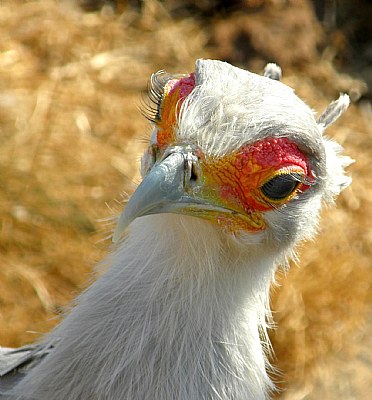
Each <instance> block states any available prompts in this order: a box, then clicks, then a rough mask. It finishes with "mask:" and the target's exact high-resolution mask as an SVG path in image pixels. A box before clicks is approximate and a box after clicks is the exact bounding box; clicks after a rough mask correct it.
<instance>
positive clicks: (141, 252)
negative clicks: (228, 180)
mask: <svg viewBox="0 0 372 400" xmlns="http://www.w3.org/2000/svg"><path fill="white" fill-rule="evenodd" d="M130 230H131V232H130V234H129V236H128V238H127V239H126V240H125V241H124V242H123V243H122V244H121V245H119V247H118V249H117V251H116V252H115V253H114V254H113V255H112V256H111V259H110V260H109V262H110V263H111V264H112V265H111V267H110V270H109V271H108V272H107V273H106V274H105V275H104V276H102V277H101V278H100V279H98V281H97V282H96V283H94V284H93V285H92V286H91V287H90V288H89V289H88V290H87V291H86V292H85V293H83V294H82V295H81V296H80V298H79V299H78V300H77V306H76V307H75V308H74V309H73V310H72V311H71V313H70V314H69V315H68V316H67V318H66V319H65V320H64V321H63V322H62V323H61V324H60V326H59V327H58V328H57V329H56V330H55V331H54V332H53V333H52V334H51V335H50V336H49V337H48V340H50V341H52V342H56V339H58V340H59V341H58V343H57V345H56V349H55V350H54V352H53V354H52V355H51V356H50V357H48V358H47V359H46V360H45V361H44V362H43V363H41V364H40V365H39V366H38V367H37V368H35V369H34V370H33V371H32V372H31V373H30V374H29V376H28V377H27V378H26V379H25V380H24V382H23V384H21V385H20V387H19V388H18V393H22V392H23V393H27V395H28V396H29V397H26V398H37V399H38V400H44V399H48V400H50V399H51V398H53V399H55V400H59V399H61V400H62V399H67V398H68V399H69V400H78V399H79V400H84V399H90V400H91V399H100V400H103V399H105V400H118V399H123V400H124V399H127V400H150V399H151V400H154V399H156V400H175V399H177V400H196V399H206V400H207V399H208V400H212V399H213V400H214V399H223V400H230V399H231V400H232V399H234V400H248V399H255V400H259V399H266V398H267V396H268V393H269V391H270V389H271V388H272V384H271V382H270V379H269V378H268V376H267V373H266V367H267V366H266V358H265V354H264V350H263V348H262V346H261V340H262V339H264V340H265V341H267V338H266V329H265V315H266V314H267V313H268V308H267V306H268V293H269V285H270V281H271V278H272V275H273V273H274V269H275V257H274V255H273V254H272V253H270V252H269V251H267V252H264V253H265V255H264V256H262V245H261V249H260V252H259V251H258V250H256V247H255V246H257V245H251V246H244V247H243V246H242V245H241V244H240V243H238V242H237V241H236V240H234V239H233V238H232V237H231V236H230V235H226V234H224V233H222V232H221V231H220V230H219V229H216V227H215V226H214V225H213V224H210V223H208V222H205V221H203V220H200V219H196V218H191V217H183V216H177V215H156V216H148V217H144V218H140V219H138V220H136V221H134V222H133V224H132V225H131V228H130ZM190 232H193V236H190ZM258 254H260V257H259V256H258ZM259 331H260V333H261V338H260V334H259ZM267 343H268V342H266V344H267Z"/></svg>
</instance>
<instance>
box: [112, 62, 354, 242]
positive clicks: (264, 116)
mask: <svg viewBox="0 0 372 400" xmlns="http://www.w3.org/2000/svg"><path fill="white" fill-rule="evenodd" d="M280 75H281V71H280V68H279V67H277V66H276V65H274V64H269V65H268V66H267V68H266V69H265V73H264V76H259V75H256V74H253V73H250V72H248V71H245V70H242V69H239V68H236V67H233V66H231V65H230V64H227V63H224V62H221V61H212V60H198V61H197V62H196V66H195V72H194V73H191V74H189V75H177V76H172V75H169V74H167V73H165V72H164V71H160V72H158V73H156V74H153V75H152V77H151V81H150V83H149V98H150V100H151V102H152V103H153V106H151V107H149V110H148V114H147V116H148V118H149V119H150V120H151V121H152V122H153V124H154V130H153V133H152V136H151V140H150V143H149V147H148V149H147V150H146V152H145V154H144V156H143V158H142V175H143V181H142V183H141V184H140V185H139V187H138V188H137V190H136V191H135V193H134V194H133V196H132V197H131V199H130V200H129V202H128V204H127V205H126V207H125V210H124V212H123V213H122V214H121V216H120V218H119V221H118V224H117V228H116V231H115V233H114V241H117V240H118V239H119V238H120V237H121V235H122V233H123V231H124V230H125V229H126V228H127V227H128V226H129V225H130V224H131V222H132V221H133V220H134V219H136V218H139V217H142V216H145V215H149V214H160V213H178V214H183V215H187V216H192V217H198V218H201V219H204V220H207V222H208V223H210V224H215V226H216V229H220V230H222V231H223V232H225V233H226V234H227V235H232V236H233V237H234V238H240V239H241V240H243V242H244V241H247V240H248V241H252V240H253V241H254V242H257V240H258V241H266V242H267V241H269V242H270V243H276V244H277V245H278V246H279V245H285V244H292V243H293V242H294V241H295V242H297V241H298V240H300V239H304V238H306V237H309V236H311V235H312V234H313V233H314V230H315V227H316V225H317V217H318V213H319V209H320V205H321V202H322V200H325V201H327V202H330V201H332V200H333V198H334V197H335V195H337V194H338V193H339V192H340V191H341V190H342V189H343V188H344V187H346V186H347V185H348V184H349V182H350V179H349V178H348V177H346V176H345V175H344V171H343V169H344V167H345V166H346V165H348V164H349V163H350V160H349V159H348V158H347V157H342V156H340V155H339V153H340V151H341V150H342V149H341V147H340V146H338V145H337V144H336V143H334V142H333V141H331V140H329V139H327V138H326V137H324V136H323V131H324V130H325V128H327V126H329V125H330V124H331V123H333V122H334V121H335V120H336V119H337V118H338V117H339V116H340V115H341V113H342V112H343V111H344V110H345V109H346V108H347V106H348V104H349V99H348V96H346V95H341V96H340V98H339V99H338V100H336V101H335V102H333V103H331V104H330V105H329V106H328V108H327V109H326V110H325V111H324V112H323V114H321V115H320V117H319V118H318V119H316V118H315V116H314V113H313V112H312V110H311V109H310V108H309V107H308V106H307V105H306V104H305V103H304V102H303V101H301V100H300V99H299V98H298V97H297V96H296V95H295V94H294V92H293V90H292V89H290V88H289V87H288V86H286V85H284V84H282V83H281V82H279V81H278V78H279V77H280Z"/></svg>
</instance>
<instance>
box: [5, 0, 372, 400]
mask: <svg viewBox="0 0 372 400" xmlns="http://www.w3.org/2000/svg"><path fill="white" fill-rule="evenodd" d="M210 34H211V32H210V31H209V30H206V29H204V28H203V26H202V24H201V23H197V22H196V21H195V20H193V19H187V18H186V19H185V18H184V19H181V20H179V21H174V20H173V19H172V18H171V17H170V16H169V14H168V13H167V11H166V10H165V9H164V8H163V7H162V6H161V5H159V3H157V2H155V1H147V2H145V6H144V9H143V10H142V13H141V14H140V15H139V14H138V13H136V12H134V11H131V10H130V9H129V8H127V9H124V10H123V13H122V14H120V15H118V14H116V15H115V14H112V13H111V12H110V10H109V9H104V10H103V12H101V13H96V14H87V13H83V12H82V11H80V10H79V9H78V8H75V7H74V6H73V4H71V3H66V2H58V1H51V0H43V1H27V2H26V1H12V0H5V1H2V2H1V3H0V35H1V38H2V40H1V42H0V143H1V146H0V343H1V345H4V346H19V345H22V344H25V343H28V342H32V341H34V340H35V339H37V337H38V336H39V335H40V334H41V333H43V332H46V331H48V330H49V329H51V328H52V327H53V326H54V325H55V324H56V323H57V322H58V314H59V312H60V310H61V309H63V308H64V307H65V305H66V304H67V303H68V302H69V301H70V300H71V298H72V297H73V296H75V295H76V293H77V292H78V291H79V290H81V289H82V288H83V287H84V286H85V285H86V284H87V282H88V281H89V279H90V271H91V269H92V265H94V264H95V263H96V262H97V261H98V260H100V259H101V258H102V257H103V256H104V254H105V253H106V251H108V249H109V242H108V241H105V240H104V239H105V238H106V237H107V235H108V232H109V230H110V228H111V227H110V224H108V225H107V223H104V222H100V221H99V219H100V218H107V217H109V216H111V215H112V211H111V210H110V208H114V209H117V208H118V202H117V201H115V200H114V199H117V200H119V201H120V194H121V192H122V191H128V192H130V191H131V190H132V188H133V185H132V182H133V181H134V182H136V181H138V166H137V161H138V159H139V155H140V153H141V151H142V149H143V148H144V145H145V144H144V139H145V138H146V137H147V135H148V133H149V128H148V125H147V123H146V121H145V120H144V118H143V117H142V116H141V115H140V113H139V111H138V105H139V104H140V95H139V93H140V91H142V90H144V89H145V88H146V83H147V79H148V77H149V75H150V74H151V73H152V72H153V71H156V70H159V69H163V68H164V69H167V70H169V71H176V72H179V71H180V72H182V71H191V70H192V69H193V62H194V60H195V59H196V58H199V57H204V58H205V57H208V56H216V55H218V48H214V50H213V52H212V50H210V49H209V50H208V47H207V46H206V45H207V42H208V40H209V35H210ZM287 72H288V73H287V76H286V80H285V81H286V82H287V83H289V84H290V85H291V86H293V87H295V88H296V89H297V92H298V93H299V94H300V95H301V96H302V97H303V98H305V99H307V100H308V102H309V103H310V104H311V105H312V106H313V107H314V108H316V109H318V110H321V109H322V108H323V107H325V105H326V104H327V102H328V101H329V100H330V98H329V96H330V94H333V92H337V91H338V90H348V89H350V88H352V87H357V88H359V87H362V86H363V85H361V84H360V83H358V82H356V81H355V80H352V79H350V78H349V77H348V76H344V75H340V74H337V73H336V71H335V70H334V68H333V66H332V63H331V62H330V61H329V60H328V61H327V59H324V58H322V59H320V58H319V60H318V63H317V64H313V65H308V67H307V68H302V69H301V68H296V67H293V66H288V68H287ZM319 76H320V77H321V78H319ZM358 85H359V86H358ZM360 85H361V86H360ZM358 90H359V89H358ZM371 126H372V116H371V108H370V106H369V105H368V104H362V105H359V106H352V108H351V110H350V111H349V112H348V113H347V114H346V116H345V117H343V118H342V120H341V121H340V122H339V123H338V124H337V125H336V126H335V127H334V128H332V130H331V131H330V134H331V135H333V136H335V137H336V138H337V140H338V141H339V142H341V143H342V144H343V145H344V147H345V148H346V151H347V153H348V154H350V155H351V156H352V157H353V158H355V159H356V160H357V162H356V163H355V165H354V166H353V167H352V168H350V170H351V172H352V175H353V179H354V182H353V185H352V187H351V188H349V189H348V190H347V191H346V192H345V193H344V194H343V195H342V196H341V198H340V199H339V201H338V207H337V208H336V209H332V210H327V211H326V212H325V213H324V216H323V220H322V221H323V222H322V225H321V234H320V236H319V237H318V238H317V239H316V241H315V242H314V243H309V244H307V245H306V246H304V249H303V251H302V257H301V268H298V267H296V266H293V267H292V269H291V271H290V272H289V273H288V276H287V277H285V279H284V278H283V277H282V276H279V277H278V281H279V282H280V285H281V287H280V288H275V289H274V290H273V294H274V296H273V297H274V301H273V306H274V309H275V310H276V321H277V322H278V325H279V329H278V330H277V331H276V332H275V333H273V335H272V337H273V342H274V348H275V351H276V355H277V361H276V362H275V363H276V364H277V365H279V367H280V368H281V369H282V371H283V374H284V376H283V377H279V378H278V380H279V381H281V380H282V381H284V382H286V383H284V384H282V385H281V386H283V387H285V388H287V389H288V390H287V391H286V392H284V393H283V394H282V395H281V396H280V397H281V398H283V399H292V398H293V399H301V398H306V399H318V398H324V399H333V398H337V397H341V398H347V399H354V398H355V399H364V398H365V399H367V393H368V391H369V392H370V389H371V382H370V380H369V381H368V377H369V376H370V372H371V368H372V358H371V353H370V352H371V348H372V343H371V342H370V340H371V339H370V337H371V334H370V333H371V332H370V329H371V315H370V310H369V307H370V304H371V288H370V285H371V278H370V264H371V262H370V260H371V255H372V254H371V253H372V229H371V227H370V221H371V216H372V215H371V214H372V205H371V201H370V199H371V194H372V192H371V189H370V188H371V187H372V178H371V174H370V173H369V163H370V158H371V154H372V153H371V150H372V149H371V147H372V141H371V135H372V130H371ZM107 205H109V207H108V206H107ZM56 316H57V317H56ZM345 394H346V395H345ZM343 395H344V396H343Z"/></svg>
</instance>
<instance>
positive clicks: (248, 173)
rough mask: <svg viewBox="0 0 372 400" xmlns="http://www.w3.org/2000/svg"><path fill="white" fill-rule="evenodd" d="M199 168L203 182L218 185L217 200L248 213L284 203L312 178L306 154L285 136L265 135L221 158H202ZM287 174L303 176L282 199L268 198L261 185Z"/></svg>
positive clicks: (301, 189) (265, 209)
mask: <svg viewBox="0 0 372 400" xmlns="http://www.w3.org/2000/svg"><path fill="white" fill-rule="evenodd" d="M203 170H204V176H205V179H206V183H207V184H209V185H211V186H213V187H215V188H218V189H217V190H218V192H219V197H220V198H221V200H222V201H223V202H224V203H226V204H227V205H229V207H231V206H232V205H233V206H234V207H237V211H239V209H240V210H241V211H243V210H244V212H245V213H246V214H248V215H249V214H255V213H257V212H262V211H268V210H271V209H273V207H274V206H275V205H281V204H284V203H286V202H288V201H289V200H290V199H291V198H292V197H293V196H294V195H295V193H297V192H299V191H300V192H304V191H305V190H307V189H308V188H309V185H308V184H305V183H304V182H308V181H312V180H313V176H312V174H311V171H310V168H309V165H308V162H307V158H306V156H305V155H304V154H303V153H302V152H301V151H300V150H299V149H298V147H297V146H296V144H294V143H293V142H291V141H290V140H288V139H287V138H278V139H275V138H267V139H264V140H261V141H260V142H257V143H255V144H252V145H246V146H243V147H242V148H241V149H239V150H238V151H237V152H235V153H233V154H230V155H228V156H225V157H223V158H219V159H210V160H207V159H206V160H204V161H203ZM290 173H293V174H297V175H298V176H301V177H303V179H302V182H299V183H298V186H297V187H296V190H294V191H293V193H291V195H289V196H287V197H285V198H284V199H280V200H278V201H270V200H268V199H267V198H266V197H265V195H264V194H263V192H262V190H261V187H262V185H263V184H265V183H266V182H268V181H269V180H270V179H272V178H273V177H275V176H277V175H280V174H290Z"/></svg>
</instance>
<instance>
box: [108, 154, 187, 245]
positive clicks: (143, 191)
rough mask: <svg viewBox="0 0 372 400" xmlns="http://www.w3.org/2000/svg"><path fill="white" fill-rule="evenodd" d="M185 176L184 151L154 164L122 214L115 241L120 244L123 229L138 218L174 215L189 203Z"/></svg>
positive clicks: (114, 235) (114, 237) (114, 236)
mask: <svg viewBox="0 0 372 400" xmlns="http://www.w3.org/2000/svg"><path fill="white" fill-rule="evenodd" d="M184 176H185V154H183V153H182V152H175V153H171V154H170V155H169V156H167V157H166V158H165V159H164V160H162V161H161V162H160V163H158V164H155V166H154V167H153V168H152V169H151V170H150V172H149V173H148V174H147V175H146V176H145V178H144V179H143V181H142V183H141V184H140V185H139V186H138V188H137V190H136V191H135V192H134V194H133V195H132V197H131V198H130V200H129V202H128V203H127V205H126V206H125V209H124V211H123V212H122V213H121V215H120V217H119V220H118V223H117V226H116V229H115V231H114V234H113V238H112V241H113V242H114V243H115V242H117V241H118V240H119V239H120V237H121V235H122V234H123V232H124V230H125V229H126V228H127V227H128V226H129V225H130V223H131V222H132V221H133V220H135V219H136V218H138V217H141V216H144V215H149V214H157V213H164V212H174V205H175V204H177V203H178V204H180V203H182V204H183V205H184V203H190V201H191V198H190V197H189V196H185V190H184V180H185V179H184ZM172 206H173V207H172ZM180 206H181V204H180Z"/></svg>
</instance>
